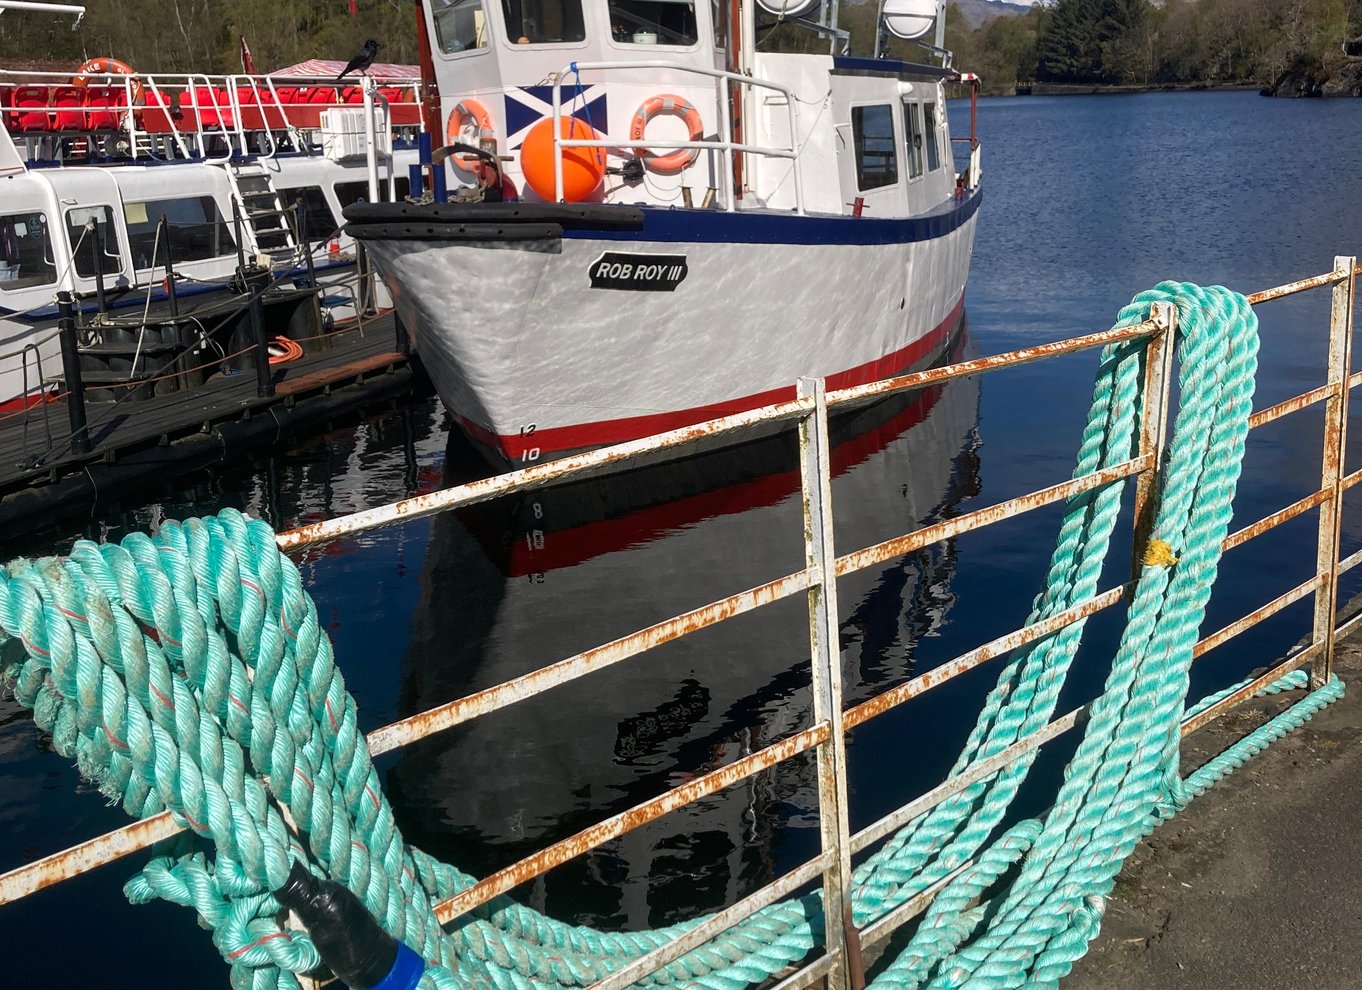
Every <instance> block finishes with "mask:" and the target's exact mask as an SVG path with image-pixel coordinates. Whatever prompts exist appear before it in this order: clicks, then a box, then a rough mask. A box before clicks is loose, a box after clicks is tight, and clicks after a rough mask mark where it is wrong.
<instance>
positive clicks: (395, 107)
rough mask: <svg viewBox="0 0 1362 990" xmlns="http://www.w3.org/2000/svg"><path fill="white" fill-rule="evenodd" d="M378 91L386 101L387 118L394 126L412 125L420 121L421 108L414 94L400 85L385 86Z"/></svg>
mask: <svg viewBox="0 0 1362 990" xmlns="http://www.w3.org/2000/svg"><path fill="white" fill-rule="evenodd" d="M379 93H380V94H382V96H383V97H384V98H385V99H386V100H387V101H388V109H389V119H390V120H391V122H392V124H393V126H395V127H414V126H417V125H419V124H420V123H421V108H420V107H419V106H417V105H416V96H415V94H414V93H412V91H411V90H409V89H406V88H404V87H402V86H387V87H384V88H383V89H380V90H379Z"/></svg>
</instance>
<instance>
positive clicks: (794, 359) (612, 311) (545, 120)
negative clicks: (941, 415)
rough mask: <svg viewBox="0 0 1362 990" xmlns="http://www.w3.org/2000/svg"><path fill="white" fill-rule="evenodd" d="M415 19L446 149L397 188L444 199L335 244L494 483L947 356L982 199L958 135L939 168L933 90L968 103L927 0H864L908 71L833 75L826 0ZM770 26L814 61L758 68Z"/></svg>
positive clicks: (943, 126) (414, 205)
mask: <svg viewBox="0 0 1362 990" xmlns="http://www.w3.org/2000/svg"><path fill="white" fill-rule="evenodd" d="M416 6H417V16H418V18H419V19H420V20H419V26H420V35H421V37H422V38H423V39H424V40H425V45H424V47H423V50H422V71H423V73H424V75H425V78H426V86H425V87H424V89H423V90H422V97H423V112H424V113H425V114H426V115H427V129H428V130H431V131H432V132H435V133H443V134H444V135H445V139H446V140H447V141H448V142H449V143H448V144H446V145H445V146H444V147H443V148H441V149H439V150H438V151H437V152H436V153H435V154H433V155H432V156H431V164H430V165H429V166H425V165H424V164H423V166H422V167H421V168H420V169H418V170H417V171H416V172H414V173H413V175H414V176H415V177H416V180H417V181H418V182H420V183H422V185H423V187H424V186H427V185H429V186H434V185H435V180H438V181H440V182H443V183H444V184H445V185H446V186H447V187H448V188H449V189H451V190H453V194H452V196H451V197H450V198H449V199H448V200H447V201H445V202H441V201H439V197H438V195H437V196H436V197H435V198H434V199H433V200H431V197H430V195H429V194H426V195H423V197H422V198H423V199H426V200H431V201H429V202H419V203H418V202H404V203H392V204H386V205H384V204H362V205H360V204H357V205H355V206H352V207H350V208H349V209H347V210H346V211H345V216H346V218H347V220H348V223H347V225H346V230H347V232H349V233H350V234H351V235H352V236H353V237H354V238H355V239H356V240H357V241H359V242H360V243H361V244H363V245H364V247H365V249H366V250H367V251H368V252H369V254H370V256H371V257H372V258H373V259H374V263H375V265H376V267H377V269H378V271H379V272H380V273H381V274H382V276H383V278H384V280H385V282H386V284H387V285H388V287H389V289H390V290H391V291H392V293H393V300H394V305H395V307H396V309H397V312H398V314H399V316H400V318H401V319H402V321H403V324H404V325H405V327H406V330H407V333H408V334H409V335H410V336H411V339H412V340H413V342H414V343H415V345H416V347H417V349H418V350H419V352H420V354H421V355H422V361H423V364H424V365H425V367H426V369H427V371H428V372H429V374H430V376H431V379H432V381H433V382H434V384H435V386H436V388H437V390H438V391H439V393H440V396H441V398H442V399H443V401H444V403H445V405H446V406H447V407H448V409H449V410H450V411H451V413H452V414H453V416H454V418H455V419H456V421H457V422H458V423H459V425H460V426H461V427H462V429H463V430H464V431H465V432H466V433H467V434H468V435H469V436H470V437H471V438H472V439H473V440H475V441H476V442H478V443H479V444H480V445H481V446H482V447H483V448H484V449H485V450H487V451H488V452H489V453H490V454H491V455H492V457H493V460H494V461H495V462H496V463H497V464H499V465H501V466H513V467H523V466H526V465H529V464H532V463H534V462H537V461H542V460H547V459H550V458H553V457H558V456H562V455H564V454H568V453H571V452H574V451H579V450H583V449H587V448H591V447H595V446H599V445H603V444H610V443H616V442H621V441H625V440H631V439H635V438H638V437H641V436H646V435H650V434H654V433H657V432H660V431H664V430H668V429H674V428H680V427H684V426H687V425H690V424H694V423H697V422H701V421H704V420H707V419H710V418H713V417H716V416H720V415H724V414H728V413H734V412H739V411H742V410H746V409H751V408H755V407H757V406H760V405H763V404H767V403H770V402H773V401H777V400H780V399H782V398H786V397H790V396H793V395H794V392H795V382H796V381H797V380H798V379H800V378H803V377H820V378H824V379H826V381H827V384H828V385H829V386H830V387H841V386H848V385H855V384H861V383H866V382H870V381H875V380H879V379H883V378H886V377H889V376H891V375H893V374H896V373H899V372H902V371H905V370H909V369H912V368H913V367H916V366H919V365H921V364H923V363H925V362H929V361H931V360H933V359H934V358H935V357H936V356H938V355H939V354H940V353H942V351H943V350H944V348H945V347H946V346H947V344H948V342H949V340H950V338H951V336H952V334H953V333H954V332H955V329H956V328H957V327H958V325H959V322H960V318H961V314H962V312H963V309H964V294H965V284H966V281H967V278H968V272H969V264H970V255H971V252H972V249H973V239H974V227H975V221H976V215H977V211H978V209H979V205H980V203H981V201H982V185H981V167H980V146H979V142H978V139H977V137H976V136H975V134H974V133H973V126H972V124H973V119H974V118H973V114H972V115H971V122H972V123H971V134H970V136H969V137H968V138H965V139H961V144H962V145H965V144H967V149H966V148H965V147H962V148H961V155H960V158H961V161H960V162H959V167H957V161H956V155H955V153H954V151H953V148H954V144H953V139H952V137H951V134H950V131H949V127H948V122H947V115H946V99H945V97H946V86H947V84H948V83H951V82H962V83H971V82H977V80H975V79H974V77H973V76H971V75H969V74H962V73H960V72H958V71H957V70H956V69H955V68H954V67H953V65H952V58H951V56H950V54H949V53H948V52H945V51H944V49H943V48H942V43H943V40H944V17H942V16H940V14H941V10H942V7H941V4H940V2H939V0H882V5H881V7H880V15H881V16H880V24H881V25H882V27H883V29H884V31H883V34H884V36H885V37H887V36H889V35H894V36H896V37H900V38H905V39H916V41H915V44H917V45H918V46H919V47H920V48H921V50H922V52H923V53H924V54H923V61H921V62H907V61H902V60H897V59H891V58H881V57H868V56H857V55H851V54H847V37H848V36H847V34H846V32H844V31H841V30H840V29H839V28H838V27H837V24H836V10H837V4H836V2H835V0H719V2H716V3H711V4H705V3H700V4H697V3H694V2H691V0H681V2H672V0H505V2H504V3H501V4H488V5H486V6H484V5H483V4H482V3H481V0H423V2H420V3H418V4H417V5H416ZM933 27H934V28H935V30H936V35H935V38H936V44H930V43H927V42H926V41H924V40H922V39H923V38H924V37H925V35H927V34H928V33H929V32H930V31H931V30H932V29H933ZM777 28H778V29H779V30H780V31H781V32H792V31H801V32H803V33H804V34H805V35H806V37H805V38H801V39H799V40H800V41H802V42H808V44H806V45H804V47H806V48H807V47H810V46H812V45H814V44H816V45H817V46H819V47H821V49H822V50H821V51H820V52H819V53H815V54H808V53H797V52H786V51H774V50H768V48H771V47H773V46H771V45H767V44H766V39H768V38H770V37H772V36H773V35H772V34H771V32H772V30H773V29H777ZM787 37H788V35H787ZM882 47H883V45H882V44H881V41H880V39H879V38H878V37H877V40H876V43H875V48H876V52H878V50H879V49H880V48H882ZM976 91H977V87H974V86H971V92H972V93H973V92H976Z"/></svg>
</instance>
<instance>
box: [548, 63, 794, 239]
mask: <svg viewBox="0 0 1362 990" xmlns="http://www.w3.org/2000/svg"><path fill="white" fill-rule="evenodd" d="M610 69H668V70H673V71H676V72H689V73H693V74H695V75H700V76H708V77H710V78H712V79H722V80H727V81H728V82H733V83H738V84H739V85H743V86H753V87H759V88H762V89H771V90H775V91H776V92H778V93H783V94H784V95H785V106H786V111H787V113H788V114H789V117H790V142H791V146H790V147H789V148H775V147H765V146H761V145H751V144H744V143H741V142H734V141H732V140H726V141H649V142H648V144H649V146H650V147H654V148H696V149H698V150H701V151H706V150H709V151H722V152H723V153H724V166H725V167H724V184H725V186H726V187H727V190H728V209H729V210H730V211H732V210H736V209H737V194H736V190H735V189H734V188H733V154H734V152H738V153H740V154H754V155H761V156H763V157H766V158H787V159H789V160H790V161H791V162H793V163H794V174H795V212H796V213H798V214H799V215H800V216H803V215H804V176H803V170H802V168H801V166H800V161H799V150H798V148H796V147H795V146H794V145H795V142H796V141H797V139H798V136H799V128H798V120H797V118H796V116H795V103H796V100H795V96H794V91H793V90H792V89H790V87H788V86H785V85H783V84H781V83H776V82H771V81H770V80H769V79H760V78H758V77H756V76H748V75H743V74H742V73H739V72H728V71H727V70H724V69H710V68H706V67H704V66H698V65H685V64H683V63H681V62H673V61H669V60H667V59H651V60H646V61H642V62H628V61H613V62H573V63H572V64H571V65H568V66H566V67H564V69H563V71H562V72H559V73H558V74H557V75H556V76H555V77H554V80H553V148H554V153H553V175H554V198H555V199H556V200H557V201H558V202H560V203H561V202H562V201H563V150H562V149H564V148H618V147H620V142H619V141H611V140H603V139H585V138H564V137H563V135H562V126H561V123H560V122H561V120H562V115H563V114H562V111H563V81H564V77H565V76H567V75H568V73H572V75H573V78H574V79H575V80H577V81H580V78H581V76H580V73H581V72H582V71H583V70H588V71H594V70H610ZM715 92H716V94H718V104H719V133H721V134H724V135H727V136H729V137H730V138H731V136H732V128H731V124H730V121H729V109H728V101H727V100H726V99H724V97H723V94H722V93H720V92H719V91H718V89H717V88H716V90H715Z"/></svg>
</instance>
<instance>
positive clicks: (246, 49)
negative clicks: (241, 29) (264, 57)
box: [241, 34, 255, 76]
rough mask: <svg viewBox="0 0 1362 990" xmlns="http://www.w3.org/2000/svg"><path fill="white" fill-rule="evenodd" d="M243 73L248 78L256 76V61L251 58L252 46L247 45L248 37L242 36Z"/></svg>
mask: <svg viewBox="0 0 1362 990" xmlns="http://www.w3.org/2000/svg"><path fill="white" fill-rule="evenodd" d="M241 71H242V72H244V73H246V75H248V76H253V75H255V59H253V58H251V49H250V46H249V45H247V44H246V36H245V35H244V34H243V35H242V36H241Z"/></svg>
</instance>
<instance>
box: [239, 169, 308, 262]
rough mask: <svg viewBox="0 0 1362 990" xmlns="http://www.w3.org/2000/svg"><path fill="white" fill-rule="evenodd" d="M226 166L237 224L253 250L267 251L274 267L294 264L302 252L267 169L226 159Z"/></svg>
mask: <svg viewBox="0 0 1362 990" xmlns="http://www.w3.org/2000/svg"><path fill="white" fill-rule="evenodd" d="M226 170H227V177H228V180H229V181H230V182H231V184H232V198H233V199H235V200H236V204H237V208H238V209H239V210H240V211H241V225H242V227H243V229H244V231H245V233H246V235H247V237H248V238H249V243H250V244H252V245H254V249H255V251H256V253H257V254H265V255H268V256H269V258H270V260H271V261H272V262H273V263H274V265H275V266H276V267H288V268H293V267H296V266H297V264H298V261H299V259H300V258H301V257H302V254H301V252H300V251H299V249H298V241H297V239H296V238H295V237H294V236H293V224H292V223H290V222H289V211H288V210H287V209H285V208H284V199H283V197H282V196H280V195H279V190H278V189H276V188H275V187H274V180H273V179H272V178H271V177H270V172H269V170H268V169H266V168H265V167H264V166H262V165H261V164H259V163H258V162H229V163H227V166H226Z"/></svg>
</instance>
